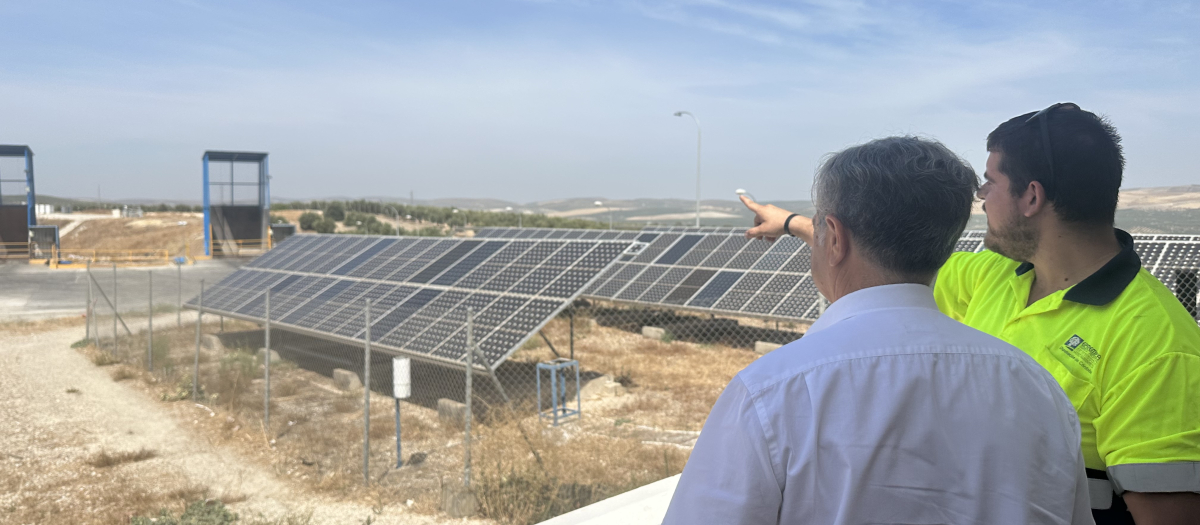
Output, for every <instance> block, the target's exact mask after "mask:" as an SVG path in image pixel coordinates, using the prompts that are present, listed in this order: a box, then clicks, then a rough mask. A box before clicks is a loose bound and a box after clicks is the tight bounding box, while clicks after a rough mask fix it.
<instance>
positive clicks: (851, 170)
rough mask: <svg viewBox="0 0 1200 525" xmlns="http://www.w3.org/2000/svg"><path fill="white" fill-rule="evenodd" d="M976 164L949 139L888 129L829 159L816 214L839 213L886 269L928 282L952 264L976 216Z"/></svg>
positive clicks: (817, 185)
mask: <svg viewBox="0 0 1200 525" xmlns="http://www.w3.org/2000/svg"><path fill="white" fill-rule="evenodd" d="M978 189H979V179H978V178H977V177H976V175H975V170H973V169H971V166H970V165H969V164H967V162H966V161H964V160H962V159H961V158H959V157H958V156H957V155H955V154H954V153H953V152H952V151H950V150H949V149H948V148H946V146H943V145H942V144H941V143H940V142H937V141H935V140H926V139H921V138H917V137H888V138H885V139H879V140H873V141H871V142H868V143H866V144H862V145H859V146H854V147H851V148H847V149H845V150H843V151H841V152H838V153H835V154H833V155H831V156H829V158H827V159H826V160H825V162H824V163H823V164H822V165H821V168H820V169H819V170H817V176H816V178H815V180H814V181H813V199H814V200H815V204H816V207H817V212H816V214H815V218H816V220H817V222H818V224H819V225H821V226H823V225H824V219H825V216H826V215H833V216H835V217H837V218H838V220H840V221H841V222H842V224H845V225H846V227H847V228H849V229H850V231H851V232H852V233H853V235H854V240H855V244H857V245H858V246H859V247H860V248H862V249H863V251H864V253H866V254H867V256H868V258H870V259H872V260H873V261H874V262H875V263H876V264H877V265H879V266H880V267H881V268H883V269H884V270H888V271H891V272H895V273H896V274H897V275H898V276H899V277H901V278H904V279H906V280H908V281H910V282H928V281H929V280H930V279H932V278H933V276H934V275H935V274H936V273H937V271H938V269H939V268H941V267H942V265H943V264H945V262H946V260H947V259H949V258H950V254H951V253H952V252H953V251H954V245H955V244H956V243H957V242H958V239H959V237H960V236H961V235H962V232H963V228H966V226H967V220H969V219H970V218H971V203H972V202H973V201H974V200H975V192H976V191H977V190H978Z"/></svg>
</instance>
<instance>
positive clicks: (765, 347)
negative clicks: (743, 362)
mask: <svg viewBox="0 0 1200 525" xmlns="http://www.w3.org/2000/svg"><path fill="white" fill-rule="evenodd" d="M781 346H783V345H781V344H779V343H768V342H766V341H755V342H754V353H756V354H759V355H762V354H765V353H767V352H770V351H772V350H774V349H776V348H779V347H781Z"/></svg>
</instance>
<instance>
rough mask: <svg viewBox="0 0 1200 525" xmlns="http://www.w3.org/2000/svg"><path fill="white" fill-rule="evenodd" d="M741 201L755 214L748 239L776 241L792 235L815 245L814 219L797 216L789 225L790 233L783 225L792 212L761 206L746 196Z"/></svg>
mask: <svg viewBox="0 0 1200 525" xmlns="http://www.w3.org/2000/svg"><path fill="white" fill-rule="evenodd" d="M741 199H742V204H745V205H746V207H747V208H749V209H750V211H752V212H754V227H753V228H750V229H749V230H746V237H747V238H751V239H763V240H765V241H774V240H775V239H778V238H780V237H783V236H784V235H787V234H789V233H790V234H792V235H795V236H796V237H799V238H800V240H802V241H804V242H806V243H808V244H812V243H813V222H812V219H810V218H808V217H805V216H802V215H799V216H796V217H795V218H793V219H792V222H791V223H789V224H788V231H786V232H785V231H783V223H784V222H785V221H787V218H788V216H790V215H791V214H792V212H790V211H787V210H785V209H783V208H780V207H778V206H775V205H774V204H759V203H757V202H754V201H752V200H750V198H749V197H747V196H745V195H742V196H741Z"/></svg>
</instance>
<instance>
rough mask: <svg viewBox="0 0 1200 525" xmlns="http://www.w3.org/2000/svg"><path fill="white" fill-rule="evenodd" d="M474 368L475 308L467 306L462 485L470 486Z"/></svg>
mask: <svg viewBox="0 0 1200 525" xmlns="http://www.w3.org/2000/svg"><path fill="white" fill-rule="evenodd" d="M474 369H475V310H474V309H473V308H467V390H466V399H465V401H466V405H467V413H466V417H465V420H466V429H465V431H464V432H463V486H464V487H466V488H468V489H470V488H471V397H472V393H471V375H472V371H473V370H474Z"/></svg>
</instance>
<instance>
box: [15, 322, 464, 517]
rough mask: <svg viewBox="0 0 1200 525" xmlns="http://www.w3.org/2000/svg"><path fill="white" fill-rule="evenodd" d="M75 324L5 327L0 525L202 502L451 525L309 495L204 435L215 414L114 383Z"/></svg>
mask: <svg viewBox="0 0 1200 525" xmlns="http://www.w3.org/2000/svg"><path fill="white" fill-rule="evenodd" d="M173 318H174V316H173V315H169V316H162V319H161V320H160V319H159V318H156V321H158V322H161V323H163V324H166V323H168V322H170V321H173ZM63 324H67V325H68V326H65V327H63V326H62V325H63ZM76 324H78V323H77V322H72V323H57V322H53V323H51V322H44V323H40V324H35V325H31V324H9V325H6V326H4V327H3V330H4V332H3V333H2V334H0V338H2V339H3V344H2V345H0V428H3V429H4V432H3V433H0V522H3V523H14V524H25V523H81V524H91V523H96V524H101V523H128V522H129V519H130V517H131V516H133V515H142V514H150V513H152V512H154V511H155V510H156V509H158V508H160V507H165V508H170V509H172V510H174V511H175V512H178V511H180V510H182V508H183V505H184V504H185V503H186V502H188V501H195V500H197V499H202V498H218V499H221V500H223V501H225V502H226V503H228V504H229V505H230V507H231V508H232V509H233V510H234V511H236V512H238V513H239V514H241V515H242V517H243V520H246V519H247V518H252V517H260V518H263V519H268V520H276V519H281V518H296V521H295V522H297V523H331V524H332V523H362V522H364V521H365V520H367V519H368V518H370V520H371V521H370V522H371V523H379V524H384V523H394V524H409V523H412V524H435V523H442V522H444V520H441V519H438V518H436V517H430V516H422V515H418V514H416V513H414V512H413V511H412V510H411V509H410V508H409V507H408V506H407V505H406V502H404V501H376V502H372V501H355V500H346V499H338V498H333V497H331V496H329V495H328V494H323V493H319V492H313V491H310V490H307V489H306V487H305V486H304V485H303V484H301V483H296V482H293V481H291V480H290V479H289V478H288V477H287V476H281V475H279V474H278V473H276V472H273V471H272V470H270V469H269V468H265V467H264V466H263V465H261V464H259V463H257V462H255V461H252V460H248V459H247V458H245V457H243V456H242V455H241V454H240V453H239V452H238V450H237V449H235V448H232V447H226V446H221V444H220V443H219V442H215V441H214V440H213V439H212V438H211V437H210V436H208V435H207V434H206V432H204V431H200V430H197V429H198V428H200V427H206V426H209V425H211V424H213V423H212V422H213V421H214V420H216V419H218V418H219V417H220V416H219V415H218V414H217V413H216V412H214V411H213V410H210V409H209V408H208V407H206V406H203V405H197V404H194V403H190V402H176V403H169V404H165V403H162V402H160V401H157V400H154V399H151V398H150V397H148V396H147V395H146V394H145V391H144V390H143V389H142V388H140V387H137V386H135V385H136V384H137V383H136V382H134V381H115V380H114V379H115V378H117V377H119V376H118V373H116V372H114V369H113V368H112V367H98V366H96V365H95V364H93V363H92V362H91V361H89V360H88V358H87V357H85V355H84V354H82V353H80V352H79V351H77V350H74V349H72V348H71V344H72V343H74V342H75V341H76V340H78V339H79V338H80V337H81V333H82V326H81V325H76ZM118 366H120V365H118ZM143 450H144V451H147V452H143V453H140V454H139V452H140V451H143ZM461 522H462V521H461V520H454V523H461Z"/></svg>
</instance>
